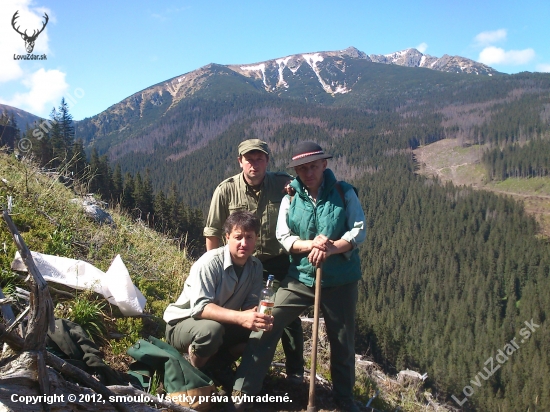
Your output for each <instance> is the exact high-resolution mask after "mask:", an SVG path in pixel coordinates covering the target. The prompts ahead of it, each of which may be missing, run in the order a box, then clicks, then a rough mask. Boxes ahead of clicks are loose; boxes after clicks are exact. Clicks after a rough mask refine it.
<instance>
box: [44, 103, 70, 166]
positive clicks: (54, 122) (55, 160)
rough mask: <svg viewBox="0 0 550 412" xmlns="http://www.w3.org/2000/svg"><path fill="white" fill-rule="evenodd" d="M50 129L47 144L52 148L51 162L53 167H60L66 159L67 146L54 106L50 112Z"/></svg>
mask: <svg viewBox="0 0 550 412" xmlns="http://www.w3.org/2000/svg"><path fill="white" fill-rule="evenodd" d="M49 124H50V130H49V131H48V140H49V145H50V146H51V149H52V154H51V158H52V160H51V163H50V165H51V166H52V167H53V168H57V167H60V166H61V165H63V164H65V162H66V161H67V159H68V158H67V147H66V145H65V141H64V140H63V136H62V134H61V127H60V125H59V116H58V113H57V111H56V110H55V107H54V108H53V109H52V111H51V113H50V122H49Z"/></svg>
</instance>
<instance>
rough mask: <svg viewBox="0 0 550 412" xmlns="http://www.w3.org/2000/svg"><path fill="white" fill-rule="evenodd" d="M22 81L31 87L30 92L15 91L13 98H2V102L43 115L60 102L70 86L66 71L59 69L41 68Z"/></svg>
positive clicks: (27, 86)
mask: <svg viewBox="0 0 550 412" xmlns="http://www.w3.org/2000/svg"><path fill="white" fill-rule="evenodd" d="M22 83H23V85H24V86H25V87H26V88H27V89H29V91H28V92H26V93H19V92H18V93H15V95H14V96H13V97H12V98H11V99H8V100H5V99H0V102H1V103H4V104H7V105H10V106H14V107H17V108H20V109H24V110H28V111H30V112H31V113H33V114H37V115H42V116H45V115H47V114H48V113H49V112H50V110H51V108H52V107H55V106H57V105H58V104H59V101H60V100H61V97H63V94H65V93H66V92H67V90H68V88H69V85H68V84H67V82H65V73H63V72H61V71H59V70H44V69H39V70H37V71H36V72H34V73H32V74H31V75H30V76H28V77H26V78H25V79H24V80H23V81H22Z"/></svg>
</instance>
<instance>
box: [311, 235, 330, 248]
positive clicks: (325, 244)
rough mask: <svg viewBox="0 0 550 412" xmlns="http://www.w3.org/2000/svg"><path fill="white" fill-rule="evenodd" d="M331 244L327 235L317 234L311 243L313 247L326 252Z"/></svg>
mask: <svg viewBox="0 0 550 412" xmlns="http://www.w3.org/2000/svg"><path fill="white" fill-rule="evenodd" d="M329 246H330V240H329V238H328V237H326V236H325V235H317V236H315V238H314V239H313V241H312V243H311V249H312V251H313V249H319V250H322V251H323V252H326V251H327V250H328V248H329Z"/></svg>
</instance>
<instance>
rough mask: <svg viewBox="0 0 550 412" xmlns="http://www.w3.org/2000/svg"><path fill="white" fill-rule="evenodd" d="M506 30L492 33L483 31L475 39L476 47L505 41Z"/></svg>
mask: <svg viewBox="0 0 550 412" xmlns="http://www.w3.org/2000/svg"><path fill="white" fill-rule="evenodd" d="M506 35H507V30H506V29H499V30H494V31H484V32H481V33H479V34H478V35H477V36H476V37H475V41H476V43H477V45H478V46H488V45H490V44H493V43H497V42H499V41H502V40H506Z"/></svg>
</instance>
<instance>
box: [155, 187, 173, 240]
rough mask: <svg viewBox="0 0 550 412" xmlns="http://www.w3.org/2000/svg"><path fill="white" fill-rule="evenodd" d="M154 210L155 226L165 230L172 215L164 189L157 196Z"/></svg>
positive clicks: (162, 230)
mask: <svg viewBox="0 0 550 412" xmlns="http://www.w3.org/2000/svg"><path fill="white" fill-rule="evenodd" d="M154 210H155V214H154V221H155V228H156V229H157V230H159V231H161V232H165V231H166V228H167V225H168V221H169V217H170V209H169V208H168V203H167V201H166V196H165V195H164V192H163V191H162V190H161V191H159V192H158V193H157V194H156V196H155V202H154Z"/></svg>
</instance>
